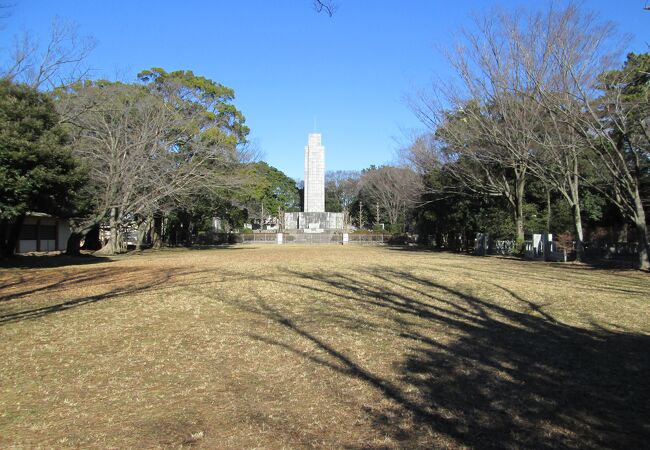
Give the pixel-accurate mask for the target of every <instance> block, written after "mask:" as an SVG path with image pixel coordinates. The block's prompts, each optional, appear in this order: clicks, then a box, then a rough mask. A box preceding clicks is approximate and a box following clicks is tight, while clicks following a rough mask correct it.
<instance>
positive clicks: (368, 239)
mask: <svg viewBox="0 0 650 450" xmlns="http://www.w3.org/2000/svg"><path fill="white" fill-rule="evenodd" d="M281 235H282V238H281V241H279V240H278V233H246V234H245V233H236V234H234V235H233V237H234V239H233V241H234V242H235V243H240V244H278V243H282V244H303V245H314V244H318V245H323V244H335V245H342V244H350V245H386V244H391V245H404V244H406V243H407V239H406V238H405V237H402V236H397V235H390V234H365V233H364V234H354V233H349V234H348V240H347V242H344V238H343V233H327V232H325V233H291V232H284V233H281Z"/></svg>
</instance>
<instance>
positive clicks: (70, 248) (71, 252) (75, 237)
mask: <svg viewBox="0 0 650 450" xmlns="http://www.w3.org/2000/svg"><path fill="white" fill-rule="evenodd" d="M82 237H83V233H77V232H71V233H70V237H68V242H67V243H66V246H65V254H66V255H68V256H79V255H81V251H80V250H81V238H82Z"/></svg>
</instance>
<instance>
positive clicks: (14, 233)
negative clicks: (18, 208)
mask: <svg viewBox="0 0 650 450" xmlns="http://www.w3.org/2000/svg"><path fill="white" fill-rule="evenodd" d="M24 222H25V215H24V214H22V215H20V216H18V217H16V220H15V221H14V223H10V224H9V233H8V235H7V240H6V241H5V245H4V248H3V249H2V250H3V253H2V256H4V257H9V256H13V254H14V252H15V251H16V244H17V243H18V239H19V238H20V229H21V228H22V227H23V223H24Z"/></svg>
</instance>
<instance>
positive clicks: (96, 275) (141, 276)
mask: <svg viewBox="0 0 650 450" xmlns="http://www.w3.org/2000/svg"><path fill="white" fill-rule="evenodd" d="M60 275H61V276H60V278H58V279H56V280H55V281H52V282H50V283H48V284H45V285H43V286H39V287H35V288H27V289H23V290H20V291H18V292H13V293H11V294H7V295H4V296H0V302H5V304H4V305H3V304H2V303H0V305H3V306H2V307H0V326H2V325H6V324H9V323H12V322H20V321H24V320H30V319H38V318H41V317H45V316H48V315H51V314H55V313H60V312H65V311H69V310H71V309H73V308H77V307H80V306H84V305H89V304H92V303H96V302H100V301H103V300H109V299H113V298H117V297H121V296H126V295H132V294H136V293H139V292H143V291H146V290H149V289H153V288H156V287H158V286H160V285H162V284H163V283H165V282H167V281H169V280H170V279H171V278H172V277H173V276H177V275H179V273H178V271H175V270H174V269H168V270H163V271H161V270H145V269H140V270H138V269H134V268H118V269H112V268H104V269H101V270H89V271H85V272H82V273H77V274H74V275H71V276H65V274H60ZM30 281H33V280H30ZM13 284H14V283H12V285H13ZM76 284H79V285H83V284H86V285H88V286H93V285H94V286H97V285H99V286H101V285H106V284H110V285H116V287H114V288H112V289H109V290H107V291H105V292H102V293H99V294H95V295H86V296H78V297H73V298H71V299H69V300H66V301H63V302H57V303H51V302H46V304H45V305H44V306H38V307H34V306H32V303H31V301H30V298H29V296H30V295H32V294H35V293H38V292H41V291H43V292H45V291H48V292H55V291H56V290H57V289H65V290H71V288H73V287H74V286H73V285H76ZM73 292H74V291H73ZM15 302H18V303H15ZM7 304H9V305H7ZM39 304H42V303H39Z"/></svg>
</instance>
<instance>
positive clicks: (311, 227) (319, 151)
mask: <svg viewBox="0 0 650 450" xmlns="http://www.w3.org/2000/svg"><path fill="white" fill-rule="evenodd" d="M304 194H305V195H304V208H303V211H302V212H290V213H285V214H284V229H285V230H297V231H296V232H297V233H322V232H325V231H336V230H342V229H343V226H344V223H343V213H335V212H326V211H325V147H323V144H322V143H321V135H320V133H310V134H309V137H308V138H307V146H306V147H305V192H304Z"/></svg>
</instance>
